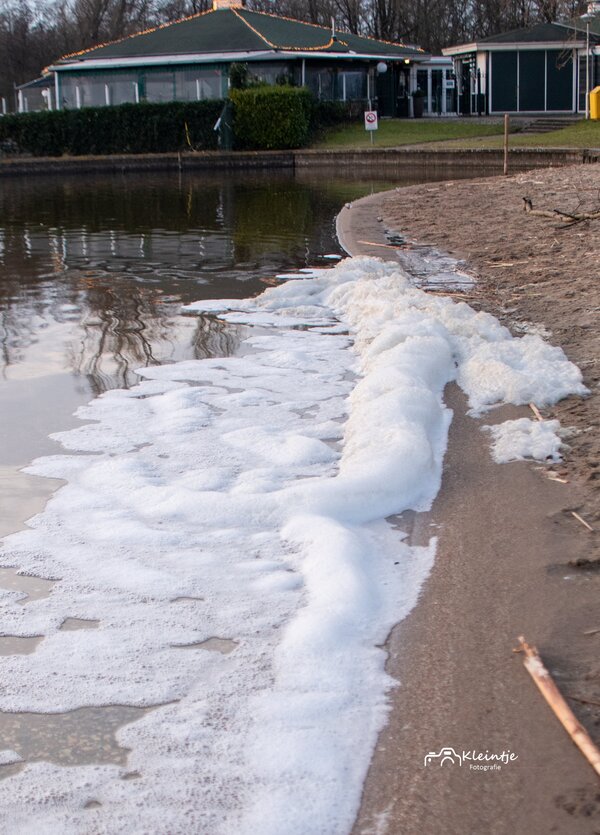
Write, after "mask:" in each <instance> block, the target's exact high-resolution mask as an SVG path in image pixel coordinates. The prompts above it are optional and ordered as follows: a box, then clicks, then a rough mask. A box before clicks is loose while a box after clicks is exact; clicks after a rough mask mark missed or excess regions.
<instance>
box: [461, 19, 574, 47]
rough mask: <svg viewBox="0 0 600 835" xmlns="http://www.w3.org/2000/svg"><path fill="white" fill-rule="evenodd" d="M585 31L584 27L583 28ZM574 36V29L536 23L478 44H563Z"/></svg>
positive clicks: (486, 39) (479, 41)
mask: <svg viewBox="0 0 600 835" xmlns="http://www.w3.org/2000/svg"><path fill="white" fill-rule="evenodd" d="M584 31H585V27H584ZM574 34H576V30H575V29H571V27H569V26H563V25H562V24H560V23H538V24H537V25H536V26H529V27H527V28H525V29H512V30H511V31H510V32H502V33H501V34H499V35H490V37H488V38H481V39H480V40H478V41H477V43H478V44H482V45H483V44H496V43H497V44H513V43H517V44H518V43H555V42H556V43H561V44H562V43H564V42H565V41H568V40H569V38H572V36H573V35H574Z"/></svg>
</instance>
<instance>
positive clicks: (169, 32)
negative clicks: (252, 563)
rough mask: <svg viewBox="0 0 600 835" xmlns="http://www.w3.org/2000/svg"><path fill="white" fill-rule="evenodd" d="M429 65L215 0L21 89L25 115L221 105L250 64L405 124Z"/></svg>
mask: <svg viewBox="0 0 600 835" xmlns="http://www.w3.org/2000/svg"><path fill="white" fill-rule="evenodd" d="M428 58H429V56H428V55H426V54H425V53H424V52H423V50H421V49H419V48H417V47H412V46H405V45H403V44H398V43H387V42H384V41H378V40H374V39H372V38H366V37H360V36H358V35H352V34H348V33H345V32H337V31H335V29H334V28H333V27H332V28H331V29H330V28H326V27H323V26H314V25H312V24H309V23H302V22H300V21H297V20H291V19H287V18H282V17H278V16H276V15H272V14H264V13H261V12H253V11H249V10H248V9H246V8H244V6H243V4H242V2H241V0H237V2H236V0H214V5H213V9H212V10H210V11H208V12H204V13H201V14H198V15H194V16H192V17H189V18H185V19H184V20H180V21H177V22H176V23H171V24H168V25H164V26H159V27H157V28H155V29H150V30H148V31H147V32H141V33H139V34H137V35H132V36H130V37H127V38H123V39H122V40H119V41H115V42H113V43H109V44H105V45H100V46H96V47H93V48H92V49H88V50H85V51H82V52H80V53H76V54H73V55H66V56H64V57H63V58H61V59H60V60H59V61H56V62H55V63H54V64H53V65H52V66H50V67H49V68H48V69H47V71H46V73H45V75H44V78H43V79H42V80H41V82H40V80H36V82H33V83H31V84H30V85H23V87H22V88H21V89H20V91H19V109H20V110H21V111H27V110H34V109H35V110H38V109H41V108H42V107H43V106H44V103H47V106H50V107H51V108H52V109H62V108H79V107H98V106H102V105H112V104H122V103H125V102H142V101H148V102H166V101H173V100H177V101H196V100H201V99H214V98H223V97H225V96H226V95H227V90H228V85H229V73H230V68H231V65H232V64H244V65H246V66H247V71H248V74H249V75H250V77H253V78H255V79H257V80H260V81H264V82H267V83H270V84H274V83H278V82H279V83H280V82H286V81H288V82H291V83H293V84H295V85H297V86H306V87H308V88H309V89H310V90H312V91H313V92H314V94H315V95H316V96H317V97H318V98H320V99H329V100H338V101H356V102H363V103H365V102H366V101H367V100H369V99H372V100H374V99H378V106H379V109H380V112H381V113H382V115H390V116H391V115H402V114H400V110H401V108H402V107H403V106H408V101H409V99H410V97H409V93H410V91H411V90H413V89H415V87H416V85H417V75H416V67H417V65H423V64H425V63H426V62H427V59H428ZM448 63H449V62H448ZM42 94H43V97H42ZM404 115H408V112H406V113H405V114H404Z"/></svg>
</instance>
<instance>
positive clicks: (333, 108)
mask: <svg viewBox="0 0 600 835" xmlns="http://www.w3.org/2000/svg"><path fill="white" fill-rule="evenodd" d="M364 109H366V105H365V107H363V106H362V104H361V105H360V106H359V107H358V108H357V107H356V104H355V102H346V101H319V100H318V99H313V105H312V115H311V127H312V130H313V131H321V130H324V129H325V128H333V127H335V126H336V125H343V124H347V123H349V122H355V121H357V120H358V119H359V118H360V119H362V110H364Z"/></svg>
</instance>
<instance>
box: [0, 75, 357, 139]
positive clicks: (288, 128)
mask: <svg viewBox="0 0 600 835" xmlns="http://www.w3.org/2000/svg"><path fill="white" fill-rule="evenodd" d="M230 97H231V101H232V102H233V127H234V134H235V147H236V149H251V150H274V149H283V148H301V147H303V146H305V145H307V144H308V143H309V142H310V140H311V138H312V137H313V136H314V135H315V134H318V133H319V132H322V131H323V130H325V129H327V128H328V127H332V126H333V125H337V124H340V123H342V122H347V121H352V119H353V117H354V118H355V117H356V114H354V113H353V111H352V105H351V104H348V103H345V102H329V101H317V100H315V99H314V98H313V96H312V95H311V93H310V92H309V91H308V90H307V89H305V88H297V87H290V86H276V87H267V86H261V87H250V88H248V89H243V90H231V91H230ZM223 106H224V102H223V101H220V100H218V101H217V100H209V101H201V102H168V103H165V104H148V103H141V104H121V105H117V106H115V107H87V108H82V109H81V110H58V111H56V110H55V111H47V110H46V111H40V112H36V113H19V114H10V115H7V116H2V117H0V153H1V152H2V150H5V151H7V152H8V151H10V152H12V153H24V154H33V156H62V155H63V154H69V155H72V156H82V155H87V154H99V155H103V154H144V153H162V152H169V151H182V150H192V149H193V150H198V151H200V150H213V149H216V148H217V143H218V134H217V132H216V131H215V130H214V125H215V123H216V121H217V119H218V118H219V116H220V114H221V111H222V110H223ZM188 140H189V141H188Z"/></svg>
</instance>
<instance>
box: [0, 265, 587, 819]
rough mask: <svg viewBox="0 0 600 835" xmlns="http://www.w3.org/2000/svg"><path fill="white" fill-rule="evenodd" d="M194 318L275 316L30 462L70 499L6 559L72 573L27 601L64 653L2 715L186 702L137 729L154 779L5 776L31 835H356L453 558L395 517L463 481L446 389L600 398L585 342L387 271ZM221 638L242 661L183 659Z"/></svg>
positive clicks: (90, 772) (24, 611)
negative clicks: (404, 653) (395, 697)
mask: <svg viewBox="0 0 600 835" xmlns="http://www.w3.org/2000/svg"><path fill="white" fill-rule="evenodd" d="M188 311H196V312H205V313H210V314H212V315H215V314H217V313H218V314H219V315H221V316H222V317H223V318H226V319H230V318H231V317H233V318H235V320H236V321H243V322H245V323H247V324H250V325H257V324H258V325H259V327H258V328H257V329H256V331H254V332H253V331H252V329H251V330H250V336H249V337H248V338H247V340H246V342H245V343H244V344H243V346H242V353H241V354H240V355H239V356H233V357H227V358H215V359H207V360H198V361H187V362H181V363H177V364H174V365H170V366H155V367H150V368H146V369H143V370H141V371H140V372H139V373H140V374H141V375H143V376H144V377H145V378H146V379H145V380H144V382H142V383H141V384H140V385H139V386H137V387H136V388H134V389H132V390H130V391H126V392H124V391H113V392H108V393H107V394H105V395H102V396H101V397H99V398H98V399H97V400H94V401H93V402H92V403H91V404H90V405H89V406H86V407H85V408H84V409H81V410H80V411H79V416H80V417H81V418H82V419H83V420H85V421H88V423H86V424H85V425H82V426H81V427H79V428H78V429H75V430H72V431H70V432H66V433H61V434H60V435H58V436H55V437H58V438H59V439H60V440H61V441H62V443H63V444H64V445H65V447H66V448H67V449H71V450H73V451H75V452H76V453H77V454H74V455H69V454H65V455H58V456H57V455H55V456H52V457H49V458H44V459H40V460H39V461H37V462H35V463H34V464H33V466H32V467H30V468H29V471H30V472H32V473H37V474H42V475H47V476H51V477H54V478H64V479H66V480H67V482H68V483H67V485H66V486H65V487H63V488H62V489H61V490H59V491H58V492H57V493H56V494H55V496H54V497H53V498H52V500H51V501H50V502H49V504H48V506H47V508H46V510H45V511H44V513H42V514H39V515H38V516H36V517H34V518H33V519H32V520H31V521H30V523H29V524H30V526H31V527H30V529H29V530H26V531H22V532H19V533H18V534H15V535H13V536H11V537H9V538H7V540H6V541H5V549H4V551H3V556H2V561H3V562H4V564H6V565H11V566H17V567H18V568H19V569H20V570H22V571H25V572H28V573H33V574H36V573H37V574H40V575H41V576H46V577H52V578H58V580H57V582H56V583H55V585H54V586H53V590H52V593H51V595H50V596H49V597H47V598H45V599H42V600H35V601H31V602H30V603H28V605H27V607H23V606H20V605H17V604H16V603H15V602H14V601H12V600H11V601H8V602H7V605H6V606H5V616H4V621H3V629H4V630H6V631H7V632H10V633H11V634H24V633H27V634H43V635H45V639H44V640H43V641H42V642H41V643H40V644H39V646H38V648H37V650H36V652H35V653H33V654H31V655H27V656H24V655H21V656H12V657H11V656H9V657H3V658H2V659H0V666H1V670H2V681H3V687H2V690H1V691H0V709H3V710H14V711H25V710H33V711H50V712H53V711H62V710H67V709H70V708H75V707H80V706H84V705H106V704H130V705H137V706H149V705H157V704H162V705H163V706H162V707H158V708H157V709H155V710H153V711H151V712H149V713H147V714H146V715H145V716H144V717H143V718H142V719H140V720H139V721H138V722H135V723H134V724H131V725H128V726H126V727H124V728H122V729H121V730H120V731H119V732H118V739H119V742H120V744H121V745H123V746H125V747H127V748H130V749H131V753H130V755H129V761H128V769H131V770H137V771H139V772H140V773H141V775H142V778H141V779H139V780H127V781H123V780H122V779H120V778H121V776H122V774H123V769H121V768H120V767H117V766H85V767H83V766H81V767H77V768H69V769H66V768H59V767H57V766H53V765H51V764H47V763H36V764H31V765H28V766H27V767H26V768H25V769H23V771H22V772H21V773H19V774H17V775H14V776H12V777H10V778H7V779H6V780H4V781H0V809H2V812H1V813H0V815H2V816H3V817H1V818H0V820H2V821H3V823H4V826H5V828H6V827H8V828H10V829H11V831H20V829H19V828H21V830H23V831H31V830H32V829H36V830H39V831H41V832H45V831H48V832H56V831H61V832H64V833H71V832H72V833H80V832H82V831H110V832H111V833H119V832H129V831H140V832H141V831H168V832H170V833H184V832H185V833H187V832H190V831H194V832H210V833H211V835H212V833H215V835H218V833H234V832H235V833H236V835H237V833H241V835H243V833H256V832H261V833H282V832H285V835H294V834H295V833H298V835H304V834H305V833H307V832H311V833H312V832H319V833H341V832H346V831H349V830H350V828H351V826H352V822H353V818H354V815H355V813H356V809H357V807H358V803H359V800H360V791H361V786H362V782H363V780H364V776H365V774H366V769H367V767H368V763H369V757H370V752H371V751H372V749H373V747H374V744H375V741H376V737H377V733H378V731H379V730H380V729H381V728H382V726H383V723H384V721H385V717H386V712H387V709H388V702H387V693H388V691H389V688H390V687H391V686H392V684H393V682H391V681H390V679H389V677H388V676H387V675H386V673H385V671H384V660H385V654H384V652H383V650H382V649H380V645H381V644H382V643H383V641H384V640H385V638H386V635H387V634H388V632H389V630H390V628H391V627H392V626H393V624H394V623H396V622H397V621H399V620H401V619H402V618H403V617H404V616H405V615H406V614H407V613H408V612H409V611H410V609H411V608H412V607H413V606H414V605H415V603H416V600H417V597H418V593H419V589H420V586H421V584H422V582H423V580H424V578H425V577H426V576H427V573H428V571H429V570H430V567H431V564H432V561H433V555H434V550H435V543H434V542H433V541H432V542H431V543H430V544H429V545H428V546H427V547H423V548H415V547H409V546H408V545H407V544H406V543H404V542H403V541H402V540H403V538H404V535H403V534H402V533H401V532H400V531H398V530H396V529H395V528H392V527H391V526H390V525H389V524H388V523H387V522H386V521H385V518H386V517H387V516H390V515H392V514H397V513H400V512H402V511H403V510H405V509H408V508H412V509H416V510H421V509H424V508H426V507H429V506H430V504H431V502H432V501H433V498H434V496H435V494H436V492H437V490H438V488H439V485H440V480H441V471H442V462H443V455H444V451H445V447H446V439H447V431H448V425H449V422H450V418H451V413H450V411H449V410H448V409H447V408H446V406H445V405H444V403H443V400H442V395H443V390H444V387H445V385H446V384H447V383H448V382H449V381H451V380H454V379H457V380H458V382H459V384H460V385H462V386H463V388H464V390H465V391H466V392H467V394H468V396H469V400H470V403H471V406H472V408H473V410H475V411H481V410H484V409H486V408H489V407H491V406H492V405H494V404H495V403H497V402H501V401H504V400H511V399H512V401H513V402H523V400H525V401H529V400H535V401H536V402H538V403H543V402H550V401H551V400H552V399H553V398H556V399H557V398H558V397H560V396H562V394H563V393H565V392H566V391H568V390H571V391H575V392H579V393H583V392H584V391H585V389H584V388H583V386H582V383H581V376H580V374H579V372H578V370H577V369H576V368H575V367H574V366H572V365H571V364H570V363H568V361H567V360H566V358H565V357H564V355H563V354H562V352H561V351H560V350H559V349H553V348H550V347H549V346H547V345H546V344H545V343H543V341H542V340H541V339H539V337H535V336H526V337H524V338H523V339H519V340H515V339H513V338H512V337H511V336H510V334H509V332H508V331H507V330H506V329H505V328H503V327H502V326H501V325H500V324H499V323H498V322H497V321H496V320H495V319H493V318H492V317H491V316H488V315H487V314H482V313H476V312H475V311H473V310H472V309H471V308H469V307H468V306H467V305H464V304H456V303H455V302H454V301H452V300H451V299H448V298H436V297H432V296H429V295H427V294H425V293H424V292H422V291H421V290H418V289H416V288H414V287H413V286H411V284H410V281H409V280H408V278H407V276H406V275H405V274H404V273H402V271H401V270H399V269H398V267H394V266H393V265H388V264H384V263H383V262H380V261H378V260H376V259H347V260H345V261H343V262H342V263H341V264H339V265H336V267H335V268H333V269H331V270H323V271H322V272H318V271H315V272H314V274H313V275H311V277H308V278H303V279H301V280H291V281H287V282H285V283H284V284H281V285H279V286H277V287H274V288H270V289H269V290H267V291H266V292H265V293H264V294H263V295H262V296H260V297H259V298H257V299H254V300H245V301H239V300H224V301H223V300H222V301H220V302H213V301H211V302H198V303H197V304H195V305H192V306H190V307H189V308H188ZM265 324H267V325H268V328H267V329H266V330H265V329H264V325H265ZM342 331H348V332H349V333H350V337H348V336H346V335H344V334H343V333H342ZM177 598H184V599H185V605H184V603H183V602H178V603H172V601H174V600H176V599H177ZM192 598H196V599H192ZM66 617H78V618H85V619H94V620H98V621H99V625H98V629H95V630H79V631H65V630H60V626H61V624H62V623H63V622H64V620H65V618H66ZM214 636H219V637H220V638H222V639H229V640H233V641H235V642H236V644H237V645H236V647H235V651H234V652H231V653H230V654H227V655H224V654H221V653H215V652H202V651H201V650H195V649H190V650H188V651H186V652H183V651H182V650H181V649H178V648H177V647H176V646H174V645H190V644H200V643H202V642H203V641H207V640H209V639H210V638H212V637H214ZM90 800H95V801H97V802H98V803H100V804H101V805H100V806H97V807H95V808H93V809H90V808H88V809H84V806H85V804H86V803H88V802H89V801H90Z"/></svg>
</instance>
